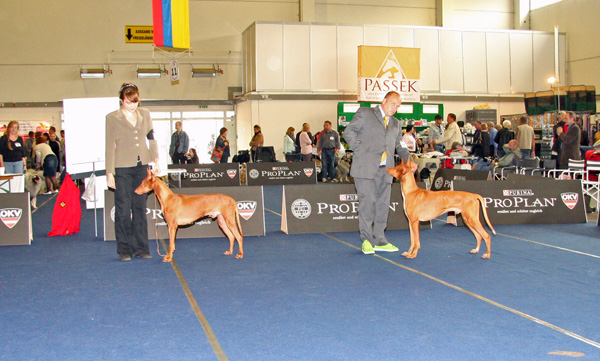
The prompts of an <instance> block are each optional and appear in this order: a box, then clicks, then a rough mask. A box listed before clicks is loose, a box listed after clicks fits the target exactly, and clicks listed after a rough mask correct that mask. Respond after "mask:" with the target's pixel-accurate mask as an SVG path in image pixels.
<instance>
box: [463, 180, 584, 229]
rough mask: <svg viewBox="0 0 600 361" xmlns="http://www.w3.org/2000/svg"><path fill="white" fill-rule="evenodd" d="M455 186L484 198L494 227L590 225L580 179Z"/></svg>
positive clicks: (480, 183) (470, 183) (483, 182)
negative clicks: (503, 225) (511, 225)
mask: <svg viewBox="0 0 600 361" xmlns="http://www.w3.org/2000/svg"><path fill="white" fill-rule="evenodd" d="M452 186H453V188H454V190H457V191H466V192H471V193H476V194H479V195H481V196H482V197H483V199H484V201H485V205H486V207H487V213H488V216H489V218H490V222H492V225H494V226H495V225H501V224H546V223H550V224H556V223H585V222H587V217H586V213H585V205H584V199H583V194H582V188H581V181H580V180H554V181H553V182H552V181H542V182H540V181H538V180H537V179H533V180H513V181H508V180H506V181H494V182H489V181H468V182H464V181H455V182H453V183H452ZM482 219H483V218H482Z"/></svg>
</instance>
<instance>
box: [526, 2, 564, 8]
mask: <svg viewBox="0 0 600 361" xmlns="http://www.w3.org/2000/svg"><path fill="white" fill-rule="evenodd" d="M529 1H530V2H529V4H530V6H531V10H536V9H539V8H543V7H546V6H548V5H552V4H556V3H559V2H561V1H564V0H529Z"/></svg>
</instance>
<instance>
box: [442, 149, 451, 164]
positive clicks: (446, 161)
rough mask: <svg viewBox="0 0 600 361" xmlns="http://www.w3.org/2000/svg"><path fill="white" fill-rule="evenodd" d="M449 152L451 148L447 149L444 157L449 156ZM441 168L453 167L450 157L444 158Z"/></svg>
mask: <svg viewBox="0 0 600 361" xmlns="http://www.w3.org/2000/svg"><path fill="white" fill-rule="evenodd" d="M451 152H452V150H449V151H447V152H446V157H449V156H450V153H451ZM442 168H448V169H452V168H454V164H453V163H452V159H446V160H445V161H444V165H443V167H442Z"/></svg>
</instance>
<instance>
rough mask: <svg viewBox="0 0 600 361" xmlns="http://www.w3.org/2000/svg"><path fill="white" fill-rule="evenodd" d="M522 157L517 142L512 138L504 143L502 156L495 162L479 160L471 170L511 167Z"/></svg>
mask: <svg viewBox="0 0 600 361" xmlns="http://www.w3.org/2000/svg"><path fill="white" fill-rule="evenodd" d="M522 157H523V156H522V154H521V150H520V149H519V142H518V141H517V140H516V139H512V140H510V141H509V142H508V144H505V145H504V156H502V158H500V159H499V160H498V162H497V163H496V164H494V163H493V162H486V161H480V162H477V164H475V167H474V168H473V170H482V171H490V170H492V169H494V167H498V168H505V167H513V166H516V165H517V162H518V160H519V159H520V158H522Z"/></svg>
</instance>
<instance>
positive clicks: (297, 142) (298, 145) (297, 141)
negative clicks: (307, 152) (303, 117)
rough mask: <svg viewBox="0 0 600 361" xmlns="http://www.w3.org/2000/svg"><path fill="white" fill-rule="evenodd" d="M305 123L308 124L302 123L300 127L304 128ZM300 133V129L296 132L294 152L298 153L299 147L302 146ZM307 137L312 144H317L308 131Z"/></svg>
mask: <svg viewBox="0 0 600 361" xmlns="http://www.w3.org/2000/svg"><path fill="white" fill-rule="evenodd" d="M305 125H308V123H304V124H302V129H304V126H305ZM300 133H302V131H300V132H298V133H297V134H296V153H300V149H301V148H302V147H301V145H300ZM308 137H309V138H310V141H311V142H312V144H313V145H314V144H317V143H316V142H315V138H314V137H313V135H312V133H311V132H308Z"/></svg>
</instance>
